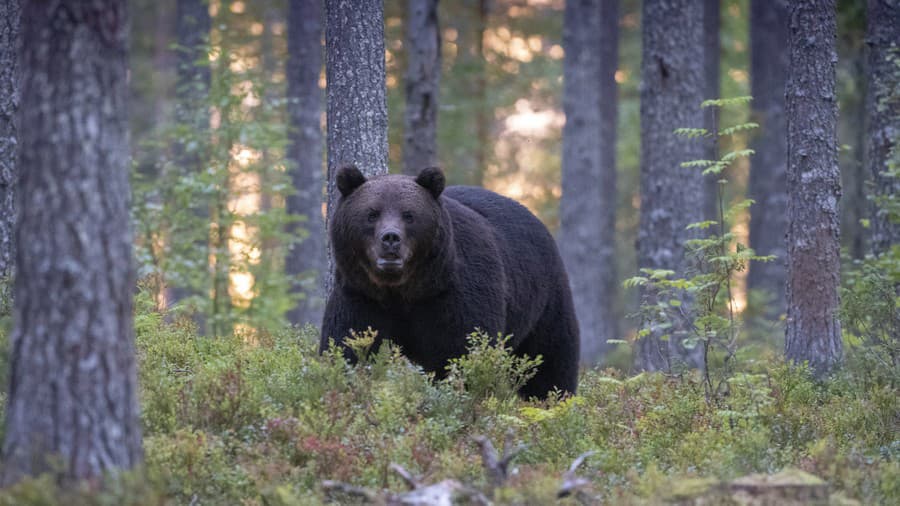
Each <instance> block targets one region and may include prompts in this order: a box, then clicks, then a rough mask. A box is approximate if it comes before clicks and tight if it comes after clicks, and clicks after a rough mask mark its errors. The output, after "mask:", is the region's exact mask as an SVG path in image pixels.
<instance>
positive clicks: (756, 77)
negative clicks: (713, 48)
mask: <svg viewBox="0 0 900 506" xmlns="http://www.w3.org/2000/svg"><path fill="white" fill-rule="evenodd" d="M788 63H789V53H788V3H787V2H786V1H785V0H752V1H751V2H750V93H751V94H752V95H753V102H751V108H752V115H753V121H756V122H757V123H759V126H760V128H759V130H757V131H756V132H755V135H756V137H755V138H754V139H753V141H752V142H751V146H752V148H753V149H754V150H755V151H756V154H755V155H753V157H752V158H751V159H750V164H751V169H750V181H749V188H748V194H749V197H750V198H752V199H753V200H755V201H756V204H754V205H753V207H752V208H751V215H750V246H751V247H752V248H753V249H754V250H755V251H756V253H757V254H759V255H774V256H775V257H776V258H775V260H774V261H772V262H755V263H753V264H752V265H750V272H749V274H748V279H747V284H748V287H749V288H750V289H752V290H760V291H763V292H765V293H766V294H767V295H768V297H769V299H770V302H768V303H767V304H766V310H765V311H764V314H766V315H768V316H770V317H777V316H778V315H780V314H782V313H784V311H785V307H784V284H785V265H786V259H787V248H786V243H785V240H784V235H785V233H787V191H786V187H787V123H786V120H785V117H784V91H785V83H786V81H787V73H788Z"/></svg>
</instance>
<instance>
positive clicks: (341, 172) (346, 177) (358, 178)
mask: <svg viewBox="0 0 900 506" xmlns="http://www.w3.org/2000/svg"><path fill="white" fill-rule="evenodd" d="M335 179H336V180H337V187H338V190H340V192H341V195H342V196H344V197H346V196H348V195H350V194H351V193H353V191H354V190H356V189H357V188H359V187H360V186H362V184H363V183H365V182H366V176H364V175H363V173H362V172H360V171H359V169H357V168H356V167H355V166H353V165H344V166H343V167H341V168H340V169H338V172H337V176H336V177H335Z"/></svg>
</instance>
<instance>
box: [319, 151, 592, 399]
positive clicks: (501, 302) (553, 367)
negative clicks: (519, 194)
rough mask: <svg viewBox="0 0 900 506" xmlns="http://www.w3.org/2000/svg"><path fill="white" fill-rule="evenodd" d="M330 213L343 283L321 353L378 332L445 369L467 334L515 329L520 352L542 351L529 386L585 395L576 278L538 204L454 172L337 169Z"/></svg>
mask: <svg viewBox="0 0 900 506" xmlns="http://www.w3.org/2000/svg"><path fill="white" fill-rule="evenodd" d="M336 184H337V189H338V191H339V192H340V195H339V198H338V200H337V203H336V205H335V208H334V210H333V212H332V213H331V214H332V216H331V218H330V220H329V234H330V238H331V244H332V249H333V254H334V262H335V273H334V284H333V289H332V291H331V293H330V295H329V297H328V300H327V303H326V307H325V313H324V318H323V322H322V333H321V342H320V346H319V352H320V353H321V352H323V351H325V350H326V349H327V348H328V347H329V345H330V343H331V342H332V340H333V341H334V342H335V344H337V345H338V346H341V347H342V348H343V349H344V353H345V355H348V357H349V358H350V359H351V360H355V357H353V356H352V355H353V353H352V351H350V350H349V349H348V348H347V346H346V345H345V344H344V340H345V338H347V337H348V336H349V335H350V331H351V329H352V330H355V331H360V330H365V329H366V328H368V327H371V328H372V329H373V330H376V331H377V332H378V334H377V338H376V341H377V342H376V343H375V345H374V346H373V349H377V346H378V345H379V344H380V342H381V341H382V340H384V339H389V340H391V341H392V342H393V343H394V344H395V345H398V346H399V347H400V349H401V351H402V353H403V355H405V356H406V357H407V358H409V359H410V360H411V361H412V362H413V363H416V364H418V365H419V366H421V367H422V368H423V369H424V370H425V371H428V372H433V373H435V375H436V377H438V378H442V377H444V376H445V375H446V370H445V368H446V366H447V364H448V362H449V360H450V359H452V358H456V357H460V356H462V355H464V354H466V352H467V348H466V345H467V339H466V337H467V335H468V334H470V333H472V332H473V331H475V330H476V329H481V330H482V331H485V332H487V333H488V335H490V336H497V335H499V334H501V333H502V335H504V336H507V335H511V336H512V337H511V339H510V340H509V341H507V346H508V347H509V348H510V349H511V351H512V353H514V354H516V355H518V356H522V355H527V356H529V357H532V358H534V357H536V356H538V355H540V356H541V357H542V360H543V361H542V363H541V364H540V366H539V367H538V369H537V373H536V374H535V375H534V377H532V378H531V380H530V381H528V382H527V383H526V384H525V385H524V386H523V387H522V388H521V389H520V391H519V395H520V396H521V397H523V398H526V399H527V398H530V397H536V398H539V399H543V398H546V397H547V395H548V393H550V392H551V391H553V390H559V391H561V392H563V393H565V394H575V391H576V386H577V380H578V360H579V345H580V342H579V335H578V323H577V320H576V318H575V310H574V306H573V304H572V294H571V291H570V289H569V281H568V277H567V275H566V271H565V269H564V267H563V263H562V260H561V258H560V255H559V251H558V250H557V247H556V243H555V241H554V239H553V237H552V236H551V235H550V232H549V231H548V230H547V228H546V227H545V226H544V224H543V223H541V221H540V220H538V219H537V218H536V217H535V216H534V215H533V214H532V213H531V212H530V211H529V210H528V209H526V208H525V207H524V206H522V205H521V204H519V203H518V202H515V201H514V200H511V199H508V198H506V197H503V196H501V195H498V194H496V193H494V192H491V191H489V190H486V189H483V188H478V187H472V186H449V187H447V188H446V189H445V177H444V173H443V172H442V171H441V169H439V168H433V167H432V168H426V169H424V170H422V171H421V172H420V173H419V174H418V176H416V177H413V176H407V175H381V176H375V177H371V178H366V177H365V176H364V175H363V174H362V172H360V171H359V170H358V169H357V168H356V167H354V166H343V167H341V168H340V169H339V170H338V172H337V174H336Z"/></svg>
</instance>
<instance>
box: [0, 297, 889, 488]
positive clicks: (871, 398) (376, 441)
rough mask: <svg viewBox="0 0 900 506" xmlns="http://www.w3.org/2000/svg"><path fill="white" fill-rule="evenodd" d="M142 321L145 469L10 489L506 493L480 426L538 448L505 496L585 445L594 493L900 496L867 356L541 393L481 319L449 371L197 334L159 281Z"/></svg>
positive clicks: (304, 341)
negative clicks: (713, 394)
mask: <svg viewBox="0 0 900 506" xmlns="http://www.w3.org/2000/svg"><path fill="white" fill-rule="evenodd" d="M136 327H137V347H138V352H139V361H140V384H141V399H142V405H143V414H142V417H143V425H144V447H145V451H146V464H145V468H144V469H141V470H138V471H136V472H134V473H128V474H125V475H120V476H119V477H117V478H116V479H111V480H110V482H109V483H108V484H107V485H106V486H105V487H99V488H98V487H97V486H96V484H93V485H92V486H88V485H85V486H84V487H83V488H81V489H78V490H76V491H66V492H62V491H60V490H58V489H56V488H55V486H54V485H53V483H52V482H50V481H48V480H47V479H46V478H38V479H35V480H31V481H26V482H23V483H20V484H18V485H16V486H14V487H12V488H9V489H6V490H4V491H2V493H0V504H17V505H21V504H31V505H37V504H76V505H77V504H85V505H87V504H91V505H93V504H134V505H138V504H141V505H144V504H146V505H149V504H245V505H264V504H265V505H278V504H280V505H303V504H321V503H324V502H326V496H325V493H324V492H323V489H322V482H323V480H339V481H343V482H347V483H349V484H352V485H355V486H360V487H366V488H369V489H373V490H384V489H387V490H393V491H402V490H404V489H405V488H404V483H403V482H402V481H401V480H400V479H399V478H398V477H397V476H396V474H395V473H392V472H391V470H390V465H391V464H392V463H396V464H399V465H400V466H402V467H403V468H405V469H406V470H408V471H409V472H410V473H411V474H412V475H413V476H415V477H417V478H418V479H419V480H420V481H421V482H423V483H434V482H437V481H440V480H443V479H446V478H454V479H457V480H459V481H460V482H463V483H465V484H467V485H470V486H472V487H475V488H477V489H480V490H490V489H489V478H488V477H487V476H486V472H485V467H484V466H483V465H482V461H481V456H480V452H479V447H478V445H477V444H476V443H475V442H474V438H475V437H476V436H484V437H486V438H488V440H490V441H493V442H494V445H495V446H496V447H498V448H499V447H500V446H501V444H502V442H503V441H504V439H506V438H508V437H511V438H512V442H513V443H514V444H516V445H522V450H521V452H520V453H518V454H517V455H516V457H515V458H514V460H513V461H512V465H511V471H510V473H509V478H508V479H507V481H506V482H505V483H504V485H503V486H502V487H500V488H499V489H496V490H493V498H494V500H495V501H496V502H498V503H501V504H546V503H548V502H552V501H555V500H556V499H555V496H556V492H557V489H558V487H559V486H560V483H561V479H562V475H563V473H564V471H565V470H566V469H567V467H568V466H569V465H570V464H571V463H572V461H573V460H574V459H575V458H576V457H578V456H579V455H581V454H583V453H584V452H588V451H592V452H593V453H592V454H591V455H590V456H589V457H588V458H587V459H586V461H585V462H584V464H583V465H582V466H581V467H580V468H579V470H578V474H579V475H580V476H582V477H584V478H586V479H587V480H588V481H589V488H588V491H587V492H588V495H587V496H582V499H584V497H593V498H595V500H598V501H606V502H612V503H616V504H640V503H646V502H653V499H652V498H654V497H657V496H659V495H661V494H664V493H665V492H666V491H667V490H670V489H671V488H672V487H673V484H676V483H683V482H685V480H688V479H690V478H696V477H708V478H715V479H732V478H735V477H738V476H742V475H745V474H748V473H753V472H763V473H771V472H775V471H778V470H780V469H783V468H786V467H797V468H800V469H803V470H806V471H808V472H811V473H813V474H815V475H817V476H819V477H821V478H823V479H824V480H826V481H828V482H829V483H830V484H831V485H832V487H833V489H834V490H839V491H842V493H843V494H844V496H846V497H851V498H855V499H857V500H859V501H861V502H862V503H865V504H876V503H882V504H890V503H894V504H896V503H897V502H898V499H900V486H898V483H900V463H898V459H900V438H898V433H900V432H898V423H900V421H898V413H900V396H898V395H897V393H898V392H897V389H896V386H895V385H892V383H891V378H890V377H887V376H885V375H884V374H872V373H870V370H869V369H867V368H860V369H855V368H853V364H854V363H855V362H853V361H851V362H850V366H849V367H848V368H847V369H846V370H845V371H844V373H843V374H842V375H840V376H838V377H836V378H835V379H833V380H831V381H830V382H828V383H816V382H815V381H813V380H812V379H811V377H810V376H809V375H808V373H807V371H805V370H804V369H802V368H797V367H789V366H786V365H785V364H784V363H782V362H781V361H780V359H778V358H776V356H777V355H775V354H773V356H762V357H757V360H742V361H740V363H739V364H738V366H737V367H736V371H735V373H734V375H733V376H732V377H731V378H730V379H729V380H728V381H729V383H730V388H729V390H728V392H729V394H728V397H727V398H726V399H724V401H723V402H722V403H718V404H710V403H708V402H706V397H705V389H704V379H703V378H702V377H701V376H700V375H699V374H694V375H691V374H687V375H683V376H681V377H669V376H665V375H662V374H641V375H638V376H634V377H625V376H623V375H622V374H621V373H619V372H617V371H615V370H605V371H600V370H586V371H583V373H582V376H581V381H580V385H579V392H578V395H577V396H574V397H569V398H563V399H560V398H551V399H549V400H547V401H544V402H527V401H523V400H520V399H518V398H517V397H516V396H515V395H512V392H513V391H514V388H515V386H516V385H519V384H521V382H522V381H523V378H526V379H527V377H528V374H530V371H531V370H532V369H533V366H534V363H533V361H530V360H525V361H523V360H516V359H514V358H512V357H511V356H510V355H508V354H507V353H506V352H504V351H503V350H502V349H499V348H497V347H496V346H494V345H493V344H492V343H493V342H495V341H496V340H491V339H489V338H488V336H485V335H480V334H475V335H473V336H472V338H471V350H472V352H471V354H470V355H469V356H468V357H467V358H465V359H462V360H459V361H456V362H455V363H454V365H453V367H451V369H450V373H449V375H448V377H447V378H446V379H444V380H440V381H436V380H434V378H432V377H430V376H429V375H427V374H425V373H423V372H422V371H421V370H420V369H419V368H418V367H416V366H414V365H413V364H411V363H410V362H408V361H407V360H406V359H405V358H404V357H403V356H402V355H401V354H400V351H399V350H398V349H397V348H395V347H390V346H383V347H382V348H381V349H380V350H378V351H377V352H374V353H372V354H371V355H370V356H369V359H368V360H366V361H363V362H361V363H359V364H357V365H350V364H348V363H347V362H346V361H345V360H344V358H343V357H342V355H341V353H340V352H339V351H337V350H333V351H329V352H327V353H325V354H324V355H322V356H319V355H318V354H317V353H316V344H315V343H316V340H317V331H316V329H314V328H312V327H309V328H304V329H299V328H285V329H282V330H280V331H277V332H273V333H269V334H261V333H257V334H254V336H253V339H252V340H250V339H247V338H245V337H243V336H241V335H235V336H232V337H230V338H219V339H210V338H204V337H200V336H198V335H197V333H196V332H195V331H194V329H193V324H192V323H190V322H189V321H185V320H177V321H175V322H167V321H166V319H165V318H163V317H162V316H160V315H159V314H157V313H154V312H153V311H152V300H151V298H150V296H149V295H147V294H141V295H140V296H139V298H138V313H137V315H136ZM501 341H502V340H501ZM574 501H575V499H573V498H566V499H562V500H561V501H560V502H562V503H563V504H565V503H574Z"/></svg>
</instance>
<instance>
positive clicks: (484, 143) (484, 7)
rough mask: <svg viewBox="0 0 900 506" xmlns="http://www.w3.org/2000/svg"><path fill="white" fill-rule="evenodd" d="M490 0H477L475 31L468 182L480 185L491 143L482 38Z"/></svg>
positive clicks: (488, 17)
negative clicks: (472, 162) (472, 147)
mask: <svg viewBox="0 0 900 506" xmlns="http://www.w3.org/2000/svg"><path fill="white" fill-rule="evenodd" d="M491 1H492V0H478V1H477V4H478V12H477V16H478V19H477V23H476V25H477V29H476V33H475V58H476V61H475V64H476V69H475V95H476V102H477V104H478V108H477V110H476V111H475V115H476V116H477V120H476V123H475V137H476V141H477V148H476V158H475V168H474V169H473V171H472V181H471V183H470V184H472V185H475V186H481V185H483V184H484V175H485V173H487V165H488V160H489V159H490V151H491V149H492V148H493V143H492V142H491V139H490V129H491V125H492V124H493V119H494V115H493V108H492V107H490V105H491V104H490V100H489V99H488V75H487V68H488V67H487V61H486V59H485V54H484V38H485V34H486V33H487V29H488V21H489V20H490V16H491Z"/></svg>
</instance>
